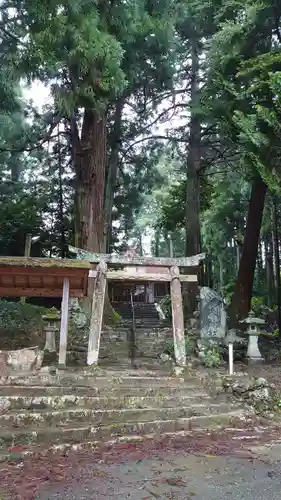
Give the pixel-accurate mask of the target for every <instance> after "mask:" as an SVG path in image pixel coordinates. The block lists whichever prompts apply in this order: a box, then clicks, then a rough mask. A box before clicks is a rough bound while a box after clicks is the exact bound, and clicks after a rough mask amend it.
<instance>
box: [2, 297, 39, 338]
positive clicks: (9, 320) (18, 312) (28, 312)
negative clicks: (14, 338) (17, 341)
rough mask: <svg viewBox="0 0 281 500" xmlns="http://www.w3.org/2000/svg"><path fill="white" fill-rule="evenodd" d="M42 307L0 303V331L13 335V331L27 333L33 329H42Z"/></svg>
mask: <svg viewBox="0 0 281 500" xmlns="http://www.w3.org/2000/svg"><path fill="white" fill-rule="evenodd" d="M44 312H45V308H44V307H39V306H33V305H31V304H27V303H26V304H21V303H20V302H7V301H5V300H1V301H0V329H1V330H2V331H5V332H6V333H7V334H8V333H10V334H13V333H14V331H15V330H22V331H24V332H25V333H28V332H29V330H32V329H33V328H38V327H42V325H43V322H42V319H41V316H42V314H43V313H44Z"/></svg>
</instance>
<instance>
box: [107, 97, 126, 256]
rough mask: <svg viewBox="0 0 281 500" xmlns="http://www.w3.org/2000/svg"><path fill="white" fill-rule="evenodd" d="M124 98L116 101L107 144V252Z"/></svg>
mask: <svg viewBox="0 0 281 500" xmlns="http://www.w3.org/2000/svg"><path fill="white" fill-rule="evenodd" d="M123 106H124V100H123V99H119V100H118V101H117V102H116V108H115V114H114V125H113V129H112V133H111V135H110V137H109V145H110V148H111V152H110V155H109V161H108V170H107V175H106V187H105V198H104V221H105V238H106V242H105V248H106V251H107V252H108V253H110V251H111V232H112V209H113V202H114V194H115V188H116V182H117V175H118V167H119V151H120V144H121V134H122V130H121V124H122V110H123Z"/></svg>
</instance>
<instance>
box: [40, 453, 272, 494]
mask: <svg viewBox="0 0 281 500" xmlns="http://www.w3.org/2000/svg"><path fill="white" fill-rule="evenodd" d="M87 468H88V470H87V476H88V475H90V474H92V479H88V480H87V481H85V483H84V484H83V483H81V482H78V481H74V482H72V483H70V484H68V485H67V486H65V487H62V486H60V487H55V488H52V489H48V490H46V491H45V492H42V493H40V495H38V496H36V499H38V500H101V499H103V498H104V499H108V500H109V499H111V498H112V499H116V500H117V499H118V500H127V499H128V500H129V499H130V500H153V499H157V498H159V499H163V500H164V499H183V500H189V499H190V500H191V499H193V500H196V499H198V500H199V499H200V500H202V499H203V498H206V499H208V500H225V499H228V500H242V499H243V500H264V499H265V498H266V499H270V500H280V486H281V484H280V483H281V465H280V463H276V464H274V465H273V464H265V463H262V462H260V461H258V460H254V461H253V460H249V459H242V458H235V457H227V456H224V457H196V456H192V455H189V456H185V455H178V456H176V457H175V456H169V455H168V456H167V457H165V458H155V459H153V460H142V461H134V462H130V463H127V464H121V465H109V466H100V467H99V468H98V469H97V468H96V467H91V465H88V467H87Z"/></svg>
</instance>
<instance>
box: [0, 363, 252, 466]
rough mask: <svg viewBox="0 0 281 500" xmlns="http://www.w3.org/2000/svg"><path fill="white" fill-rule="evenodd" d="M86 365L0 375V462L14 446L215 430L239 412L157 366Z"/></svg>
mask: <svg viewBox="0 0 281 500" xmlns="http://www.w3.org/2000/svg"><path fill="white" fill-rule="evenodd" d="M96 372H97V373H92V372H91V371H90V370H87V371H86V370H85V371H82V370H80V371H73V372H64V371H59V372H57V373H56V374H55V375H50V374H49V373H41V374H37V375H29V376H28V375H24V374H19V375H11V376H8V377H0V454H1V456H0V460H1V457H2V458H3V457H6V456H9V453H12V454H13V453H14V451H15V449H17V450H18V449H19V448H20V450H21V453H26V452H32V450H33V451H34V450H35V449H38V447H42V449H45V451H46V450H48V449H54V448H55V447H58V446H59V447H71V446H72V445H77V446H80V445H81V443H95V444H97V443H99V444H100V442H112V441H115V440H117V441H122V440H125V441H130V440H137V439H141V438H143V439H145V438H146V436H149V435H154V434H155V435H157V436H158V437H159V438H162V437H163V436H164V435H165V434H174V435H177V434H179V433H185V432H190V430H192V429H217V428H220V427H222V426H229V425H231V424H232V423H233V425H234V422H235V421H237V422H238V425H239V422H241V421H242V419H243V418H244V415H245V412H244V411H243V409H242V408H239V407H237V404H236V405H235V406H234V405H232V404H230V403H229V402H227V401H226V399H224V398H223V399H221V400H219V399H213V398H212V397H211V396H210V395H209V393H208V391H207V390H206V388H204V386H203V383H202V381H201V380H200V379H199V378H196V377H190V378H188V379H187V380H184V378H182V377H176V376H174V377H172V376H169V375H168V374H167V373H165V372H162V371H160V370H154V371H153V370H151V371H147V370H140V371H137V370H129V369H126V370H113V369H111V370H108V371H106V370H96Z"/></svg>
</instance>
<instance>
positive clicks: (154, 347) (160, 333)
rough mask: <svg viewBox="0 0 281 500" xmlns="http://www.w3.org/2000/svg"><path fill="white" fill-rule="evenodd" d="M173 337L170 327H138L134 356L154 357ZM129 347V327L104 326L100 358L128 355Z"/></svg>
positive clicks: (158, 354)
mask: <svg viewBox="0 0 281 500" xmlns="http://www.w3.org/2000/svg"><path fill="white" fill-rule="evenodd" d="M172 338H173V331H172V328H170V327H169V328H139V329H137V331H136V348H137V349H136V357H145V358H156V357H158V356H160V354H161V353H162V352H163V350H164V346H165V343H166V341H167V340H168V339H172ZM129 349H130V329H129V328H120V327H119V328H116V327H115V328H109V327H107V328H105V329H104V331H103V332H102V337H101V345H100V358H108V359H112V360H114V359H116V360H118V358H119V357H128V353H129Z"/></svg>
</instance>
